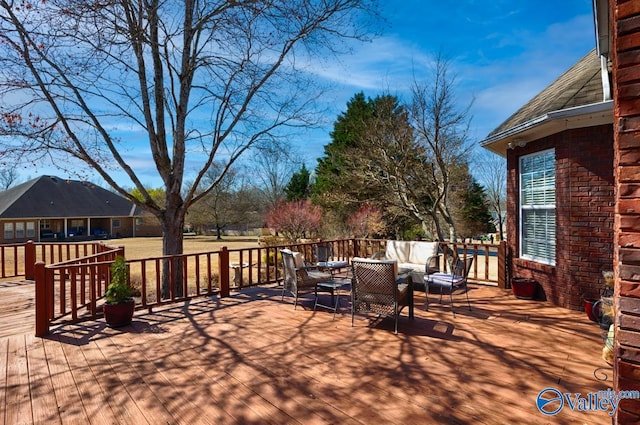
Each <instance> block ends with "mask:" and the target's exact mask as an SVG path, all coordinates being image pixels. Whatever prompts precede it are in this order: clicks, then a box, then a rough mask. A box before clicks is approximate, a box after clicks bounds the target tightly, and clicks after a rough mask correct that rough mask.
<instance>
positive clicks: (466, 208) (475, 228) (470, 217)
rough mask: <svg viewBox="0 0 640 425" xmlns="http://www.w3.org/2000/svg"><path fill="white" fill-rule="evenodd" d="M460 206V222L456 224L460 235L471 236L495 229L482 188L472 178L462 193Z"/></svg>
mask: <svg viewBox="0 0 640 425" xmlns="http://www.w3.org/2000/svg"><path fill="white" fill-rule="evenodd" d="M462 199H463V205H462V208H461V213H462V223H460V224H459V225H458V229H459V232H460V236H462V237H472V236H474V235H478V234H484V233H489V232H494V231H495V226H494V224H493V221H492V218H491V213H490V212H489V204H488V202H487V196H486V194H485V192H484V188H483V187H482V186H481V185H480V184H479V183H478V182H477V181H476V180H475V179H474V178H473V177H471V178H470V181H469V184H468V185H467V190H466V191H465V192H464V193H463V195H462Z"/></svg>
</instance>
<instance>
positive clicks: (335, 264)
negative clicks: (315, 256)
mask: <svg viewBox="0 0 640 425" xmlns="http://www.w3.org/2000/svg"><path fill="white" fill-rule="evenodd" d="M348 264H349V263H348V262H346V261H320V262H319V263H318V267H326V268H328V269H340V268H342V267H347V265H348Z"/></svg>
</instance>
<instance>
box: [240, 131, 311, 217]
mask: <svg viewBox="0 0 640 425" xmlns="http://www.w3.org/2000/svg"><path fill="white" fill-rule="evenodd" d="M254 153H255V155H254V157H253V159H252V161H251V163H252V166H253V167H254V170H255V172H254V174H253V179H252V183H253V185H254V186H255V187H256V188H257V189H258V190H259V191H260V193H261V194H262V200H263V203H264V205H265V207H266V209H269V208H272V207H274V206H276V205H278V204H279V203H280V202H281V201H282V200H283V199H284V198H285V189H286V187H287V184H288V183H289V181H290V180H291V177H292V176H293V174H294V173H295V172H296V171H298V169H299V168H300V165H301V164H302V161H301V160H300V158H299V156H298V154H297V153H296V152H295V150H294V149H293V148H292V147H291V146H290V145H289V144H288V143H281V144H279V145H277V146H276V145H274V146H266V147H264V146H263V147H260V148H258V149H256V150H255V152H254Z"/></svg>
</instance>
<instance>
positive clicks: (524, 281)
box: [511, 277, 538, 300]
mask: <svg viewBox="0 0 640 425" xmlns="http://www.w3.org/2000/svg"><path fill="white" fill-rule="evenodd" d="M537 288H538V283H537V282H536V281H535V280H533V279H529V278H527V277H514V278H512V279H511V290H512V291H513V295H515V296H516V298H520V299H523V300H532V299H533V298H534V297H535V294H536V289H537Z"/></svg>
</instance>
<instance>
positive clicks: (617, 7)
mask: <svg viewBox="0 0 640 425" xmlns="http://www.w3.org/2000/svg"><path fill="white" fill-rule="evenodd" d="M610 5H611V10H610V16H611V17H612V19H611V20H612V29H611V33H612V35H613V49H612V57H611V59H612V63H613V97H614V105H615V106H614V123H616V125H615V127H616V133H615V142H614V150H615V170H616V189H617V190H616V211H615V235H614V247H615V254H614V264H615V266H616V267H615V271H616V275H615V280H616V292H615V309H616V322H615V324H616V338H615V364H614V388H615V389H616V390H630V389H633V390H637V389H639V388H640V165H639V164H640V100H639V96H640V2H637V1H621V0H617V1H616V0H612V1H611V2H610ZM615 423H618V424H627V423H640V400H626V401H625V402H624V403H621V405H620V407H619V409H618V412H617V414H616V418H615Z"/></svg>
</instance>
